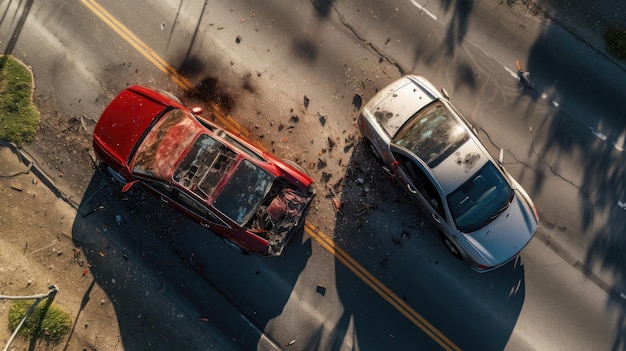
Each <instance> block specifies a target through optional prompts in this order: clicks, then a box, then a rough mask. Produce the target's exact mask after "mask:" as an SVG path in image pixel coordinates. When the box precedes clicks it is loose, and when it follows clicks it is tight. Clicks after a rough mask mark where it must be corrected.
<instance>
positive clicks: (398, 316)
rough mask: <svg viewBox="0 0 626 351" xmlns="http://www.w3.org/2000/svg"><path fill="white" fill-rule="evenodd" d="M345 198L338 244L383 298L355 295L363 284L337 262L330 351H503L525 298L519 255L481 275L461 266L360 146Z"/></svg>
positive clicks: (342, 195) (361, 144)
mask: <svg viewBox="0 0 626 351" xmlns="http://www.w3.org/2000/svg"><path fill="white" fill-rule="evenodd" d="M340 191H341V193H340V195H339V194H338V193H337V194H336V195H335V196H337V199H339V201H340V203H341V207H340V209H339V210H338V211H337V215H336V219H335V231H334V239H333V240H334V242H335V243H336V244H337V245H338V246H339V247H340V248H341V249H343V250H345V251H346V252H347V253H348V255H349V256H350V257H352V258H353V259H354V261H356V262H358V264H359V265H361V266H362V267H363V268H364V269H365V270H366V271H367V272H369V274H370V275H371V277H370V278H367V277H368V275H367V274H366V275H365V276H366V280H370V281H371V280H372V278H373V279H375V280H378V282H379V283H380V284H381V286H379V287H376V288H374V287H372V285H370V287H372V288H373V289H374V290H372V291H371V293H372V294H375V292H374V291H376V290H378V294H379V295H380V296H381V297H382V298H383V299H384V300H383V299H381V302H380V304H377V305H376V306H374V305H372V304H371V296H369V297H365V298H364V297H361V296H359V294H356V293H355V291H357V290H356V289H355V288H354V286H355V285H356V286H359V285H363V283H364V282H365V283H367V281H366V280H363V279H362V278H361V279H359V278H358V277H357V276H356V275H355V273H354V272H353V271H350V270H348V269H347V268H346V265H345V264H344V263H342V262H340V260H336V268H335V270H336V272H337V273H336V274H337V277H336V282H337V291H338V294H339V297H340V299H341V301H342V305H343V307H344V312H343V315H342V316H341V318H340V320H339V322H338V324H337V326H336V331H335V333H336V334H337V341H336V343H335V345H334V347H335V348H334V349H340V348H341V347H340V346H341V345H346V344H351V345H356V346H355V347H354V348H355V349H360V350H379V349H411V348H416V347H417V348H423V349H432V348H439V347H442V346H444V345H447V346H444V347H449V344H446V339H449V340H450V341H451V342H452V343H454V344H456V345H457V346H458V347H460V348H461V349H466V350H485V349H494V350H497V349H504V347H505V346H506V345H507V342H508V341H509V339H510V337H511V334H512V331H513V328H514V326H515V324H516V322H517V319H518V317H519V314H520V311H521V308H522V305H523V303H524V299H525V285H524V266H523V262H522V261H521V259H520V258H518V259H516V260H514V261H513V262H511V263H509V264H507V265H505V266H503V267H501V268H500V269H498V270H495V271H492V272H489V273H484V274H478V273H475V272H474V271H472V270H471V269H470V268H469V267H468V266H466V265H465V264H464V263H462V262H461V261H459V260H457V259H455V258H454V257H453V256H452V255H451V254H450V253H449V252H448V251H447V250H446V249H445V248H444V245H443V244H442V243H441V241H440V239H439V237H438V235H437V234H436V231H435V229H434V227H433V226H432V225H431V224H430V223H428V222H427V220H426V217H425V216H424V215H423V214H422V213H421V212H420V210H419V209H418V208H417V207H416V206H415V205H414V204H413V203H412V202H411V200H410V198H409V197H408V196H406V195H405V194H404V192H403V191H402V189H401V187H400V186H398V184H396V183H395V181H394V180H393V179H392V177H391V176H390V175H389V174H388V173H386V171H384V170H383V169H382V166H381V164H380V163H379V162H378V161H377V160H375V159H374V157H373V156H372V154H371V152H370V151H369V150H368V149H367V147H366V145H365V143H364V142H363V141H360V142H359V143H358V144H357V145H356V147H355V150H354V152H353V154H352V157H351V159H350V162H349V164H348V166H347V172H346V175H345V177H344V179H343V184H342V189H341V190H340ZM375 285H376V284H375ZM364 289H365V288H364ZM362 290H363V289H362ZM365 296H367V294H365ZM394 306H395V307H394ZM421 320H425V321H426V323H422V322H421ZM381 321H384V323H381ZM476 321H480V322H479V323H476ZM429 334H430V335H431V336H428V335H429ZM437 344H439V345H437Z"/></svg>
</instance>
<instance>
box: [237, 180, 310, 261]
mask: <svg viewBox="0 0 626 351" xmlns="http://www.w3.org/2000/svg"><path fill="white" fill-rule="evenodd" d="M314 196H315V192H314V191H313V188H312V186H309V187H308V188H307V189H306V190H305V191H302V190H298V189H297V188H296V187H295V186H293V185H292V184H291V183H289V182H287V181H286V180H284V179H281V178H278V179H276V180H275V181H274V183H273V184H272V187H271V189H270V191H269V192H268V194H267V196H266V197H265V200H264V201H263V203H262V204H261V206H260V207H259V208H258V210H257V211H256V214H255V216H254V217H253V218H252V219H251V220H250V221H249V225H248V226H247V228H246V229H248V230H249V231H251V232H253V233H255V234H256V235H258V236H260V237H262V238H264V239H266V240H267V241H268V243H269V245H268V248H267V253H266V254H267V255H268V256H279V255H280V254H281V253H282V251H283V249H284V247H285V245H286V244H287V242H289V239H290V238H291V237H292V235H293V234H294V233H295V232H296V231H297V230H298V229H299V228H302V224H303V223H304V218H305V217H306V212H307V211H308V208H309V205H310V204H311V201H312V200H313V197H314Z"/></svg>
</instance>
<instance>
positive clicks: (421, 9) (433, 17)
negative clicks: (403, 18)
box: [411, 0, 438, 21]
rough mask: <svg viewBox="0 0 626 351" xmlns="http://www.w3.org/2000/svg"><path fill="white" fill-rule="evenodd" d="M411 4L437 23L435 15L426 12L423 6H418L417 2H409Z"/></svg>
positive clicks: (413, 0) (412, 0)
mask: <svg viewBox="0 0 626 351" xmlns="http://www.w3.org/2000/svg"><path fill="white" fill-rule="evenodd" d="M411 4H413V6H415V7H417V8H418V9H419V10H420V11H421V12H423V13H425V14H427V15H428V16H429V17H430V18H432V19H433V20H435V21H438V19H437V16H435V14H433V13H432V12H430V11H428V10H426V8H425V7H424V6H422V5H421V4H419V3H418V2H417V0H411Z"/></svg>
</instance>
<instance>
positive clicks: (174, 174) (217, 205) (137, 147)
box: [93, 86, 314, 256]
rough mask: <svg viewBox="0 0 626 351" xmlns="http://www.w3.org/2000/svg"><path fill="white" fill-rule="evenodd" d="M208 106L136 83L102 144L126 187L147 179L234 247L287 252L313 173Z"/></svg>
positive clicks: (103, 157) (97, 138) (118, 105)
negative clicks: (213, 118) (260, 144)
mask: <svg viewBox="0 0 626 351" xmlns="http://www.w3.org/2000/svg"><path fill="white" fill-rule="evenodd" d="M201 113H202V111H201V109H200V108H194V109H193V110H191V109H189V108H187V107H185V106H183V105H182V104H181V102H180V101H179V100H178V99H177V98H175V97H174V96H172V95H171V94H169V93H167V92H163V91H155V90H152V89H148V88H145V87H140V86H132V87H129V88H127V89H125V90H124V91H122V92H121V93H120V94H119V95H118V96H117V97H115V99H113V101H111V103H110V104H109V106H108V107H107V108H106V109H105V110H104V112H103V113H102V116H101V117H100V119H99V120H98V123H97V125H96V128H95V131H94V135H93V146H94V150H95V152H96V155H97V156H98V159H99V160H100V161H101V165H103V166H104V167H105V168H106V169H107V170H108V171H109V172H110V173H111V174H112V175H113V176H114V177H116V178H117V179H119V180H120V181H122V182H124V183H126V185H125V186H124V188H123V190H124V191H126V190H127V189H128V188H129V187H130V186H131V185H132V184H134V183H137V182H139V183H141V184H142V185H143V186H144V187H145V188H147V189H148V190H149V191H150V192H152V193H154V194H156V195H157V196H159V197H160V198H161V200H162V201H164V202H167V203H169V204H170V205H172V206H173V207H175V208H177V209H179V210H181V211H182V212H184V213H186V214H187V215H189V216H190V217H191V218H193V219H194V220H196V221H198V222H199V223H200V224H201V225H202V226H204V227H206V228H210V229H211V230H212V231H213V232H214V233H216V234H218V235H219V236H221V237H222V238H223V239H224V240H225V241H226V243H228V244H229V246H231V247H232V248H234V249H236V250H238V251H240V252H251V253H256V254H260V255H265V256H278V255H280V254H281V252H282V251H283V248H284V247H285V244H286V243H287V242H288V240H289V238H290V237H291V235H292V234H293V233H294V232H295V231H296V230H298V228H301V227H302V226H301V225H302V224H303V221H304V215H305V212H306V211H307V209H308V207H309V204H310V203H311V200H312V199H313V196H314V191H313V188H312V183H313V181H312V180H311V178H310V177H309V176H308V175H307V174H306V173H305V172H304V170H303V169H302V168H301V167H299V166H298V165H297V164H296V163H294V162H289V161H283V160H280V159H278V158H276V157H275V156H273V155H271V154H269V153H267V152H264V151H262V150H260V149H258V148H256V147H255V146H253V145H252V144H250V143H249V142H247V141H245V140H243V139H241V138H239V137H237V136H236V135H234V134H231V133H229V132H228V131H226V130H224V129H222V128H220V127H219V126H217V125H215V124H213V123H211V122H210V121H208V120H207V119H205V118H202V117H201V116H200V114H201Z"/></svg>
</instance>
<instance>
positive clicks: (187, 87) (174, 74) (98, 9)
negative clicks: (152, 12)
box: [80, 0, 248, 136]
mask: <svg viewBox="0 0 626 351" xmlns="http://www.w3.org/2000/svg"><path fill="white" fill-rule="evenodd" d="M80 1H81V2H82V3H83V4H84V5H85V6H87V8H88V9H90V10H91V12H93V13H94V14H95V15H96V16H98V17H99V18H100V19H101V20H102V21H103V22H104V23H106V24H107V25H108V26H109V27H110V28H111V29H113V30H114V31H115V32H116V33H117V34H119V35H120V36H121V37H122V38H124V40H126V41H127V42H128V43H129V44H130V45H132V46H133V47H134V48H135V49H137V51H139V53H141V54H142V55H143V56H144V57H145V58H147V59H148V61H150V62H152V64H154V65H155V66H156V67H157V68H158V69H159V70H161V71H162V72H163V73H165V74H166V75H167V76H168V77H170V78H171V79H172V80H173V81H174V82H175V83H176V84H177V85H178V86H179V87H181V88H182V89H183V90H184V91H185V92H188V93H190V92H191V93H192V92H195V90H196V89H195V87H194V86H193V84H192V83H191V82H190V81H189V80H187V78H185V77H184V76H182V75H181V74H180V73H178V71H177V70H176V69H175V68H174V67H172V66H170V65H169V64H168V63H167V62H166V61H165V60H164V59H162V58H161V57H160V56H159V55H158V54H157V53H156V52H154V50H152V49H151V48H150V47H149V46H148V45H146V44H145V43H144V42H143V41H141V40H140V39H139V38H137V37H136V36H135V35H134V34H133V33H132V32H131V31H130V30H129V29H128V28H126V26H124V25H123V24H121V23H120V22H119V21H117V20H116V19H115V17H113V16H112V15H111V14H110V13H109V12H108V11H107V10H105V9H104V8H103V7H102V6H100V5H99V4H98V3H97V2H95V1H94V0H80ZM210 107H211V109H212V110H213V113H212V115H213V117H214V118H215V119H217V120H218V121H219V122H220V123H221V124H222V125H224V126H225V127H226V128H228V129H229V130H230V131H231V132H233V133H236V134H239V135H245V136H247V135H248V132H247V130H245V129H244V128H242V127H241V126H240V125H239V124H238V123H237V122H236V121H235V120H233V119H232V118H230V117H228V116H227V115H223V114H222V113H221V111H219V109H218V108H216V106H210Z"/></svg>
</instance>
